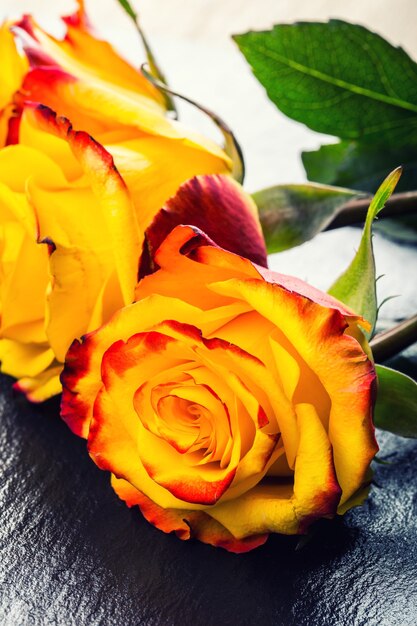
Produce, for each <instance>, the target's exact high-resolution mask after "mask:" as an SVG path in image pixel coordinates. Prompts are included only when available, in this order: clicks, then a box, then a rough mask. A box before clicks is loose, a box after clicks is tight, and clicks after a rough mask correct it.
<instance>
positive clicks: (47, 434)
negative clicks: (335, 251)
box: [0, 250, 417, 626]
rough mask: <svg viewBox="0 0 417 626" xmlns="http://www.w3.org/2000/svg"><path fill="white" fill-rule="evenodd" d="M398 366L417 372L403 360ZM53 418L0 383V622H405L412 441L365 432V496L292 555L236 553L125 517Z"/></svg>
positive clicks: (284, 551)
mask: <svg viewBox="0 0 417 626" xmlns="http://www.w3.org/2000/svg"><path fill="white" fill-rule="evenodd" d="M414 254H415V253H412V252H411V250H410V255H412V256H410V263H411V262H413V261H414V262H415V256H414ZM398 280H399V278H398ZM402 280H403V279H402ZM398 363H399V365H400V366H401V367H402V368H403V369H407V370H408V371H409V372H414V373H417V361H416V360H415V359H413V354H412V353H410V352H409V353H408V355H407V354H405V355H403V356H402V357H401V358H400V359H398ZM57 414H58V402H57V401H56V400H52V401H50V402H48V403H47V404H46V405H44V406H43V407H34V406H30V405H28V404H27V402H26V401H25V400H24V398H22V397H17V396H16V395H14V394H13V392H12V391H11V379H9V378H7V377H5V376H1V377H0V437H1V445H0V507H1V508H0V547H1V560H0V592H1V599H0V624H2V625H3V624H4V625H5V626H26V625H36V626H38V625H40V626H43V625H53V624H58V625H59V626H61V625H62V626H72V625H74V626H75V625H76V626H84V625H87V626H95V625H102V624H103V625H105V626H130V625H136V624H144V625H146V626H147V625H150V626H154V625H155V626H156V625H160V624H166V625H177V624H178V625H181V626H187V625H188V624H189V625H190V626H191V625H192V626H211V625H213V626H219V625H229V624H230V625H233V626H234V625H235V624H236V625H237V624H238V625H241V624H248V625H251V626H252V625H257V624H260V625H262V626H268V625H274V626H316V625H317V626H415V624H417V583H416V581H417V547H416V537H417V532H416V531H417V489H416V483H417V441H412V440H407V439H401V438H399V437H395V436H393V435H389V434H383V433H378V438H379V442H380V446H381V452H380V457H381V458H382V459H385V460H387V461H389V462H390V463H391V464H390V465H375V484H374V486H373V488H372V492H371V496H370V498H369V499H368V501H367V502H366V504H365V505H364V506H363V507H362V508H358V509H355V510H353V511H350V512H349V513H348V514H347V515H346V516H345V517H344V518H343V519H341V518H338V519H337V520H335V521H333V522H330V521H324V522H321V523H319V524H318V526H317V528H316V532H315V534H314V536H313V537H312V539H311V540H310V542H309V543H308V544H307V545H306V546H305V547H304V548H303V549H302V550H299V551H295V547H296V546H297V542H298V539H297V538H293V537H279V536H274V537H271V538H270V539H269V541H268V542H267V543H266V545H265V546H263V547H261V548H259V549H257V550H255V551H254V552H252V553H249V554H246V555H240V556H237V555H233V554H228V553H227V552H225V551H223V550H220V549H214V548H211V547H209V546H205V545H202V544H200V543H197V542H191V541H190V542H182V541H179V540H178V539H176V538H175V537H173V536H168V535H164V534H163V533H161V532H160V531H157V530H156V529H154V528H153V527H151V526H150V525H149V524H148V523H147V522H146V521H144V520H143V519H142V517H141V515H140V514H139V512H138V511H137V510H129V509H128V508H127V507H126V506H125V505H124V504H123V503H122V502H121V501H119V500H118V498H117V497H116V496H115V495H114V494H113V492H112V490H111V489H110V487H109V485H108V475H107V474H106V473H104V472H102V471H100V470H98V469H97V468H96V467H95V465H94V464H93V463H92V461H90V459H89V457H88V455H87V453H86V449H85V442H84V441H82V440H80V439H78V438H76V437H75V436H73V435H72V434H71V433H70V431H69V430H68V428H67V427H66V426H65V424H63V423H62V422H61V421H60V420H59V419H58V417H57Z"/></svg>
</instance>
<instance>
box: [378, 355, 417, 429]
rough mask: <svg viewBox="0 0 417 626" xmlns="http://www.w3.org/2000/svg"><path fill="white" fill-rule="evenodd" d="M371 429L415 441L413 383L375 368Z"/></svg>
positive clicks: (415, 388) (416, 391)
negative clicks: (375, 427) (379, 429)
mask: <svg viewBox="0 0 417 626" xmlns="http://www.w3.org/2000/svg"><path fill="white" fill-rule="evenodd" d="M376 372H377V376H378V393H377V400H376V405H375V413H374V422H375V426H377V427H378V428H381V429H382V430H388V431H389V432H391V433H394V434H395V435H401V437H414V438H417V383H416V382H415V381H414V380H413V379H412V378H410V377H409V376H407V375H406V374H403V373H401V372H397V371H396V370H392V369H390V368H389V367H384V366H383V365H377V366H376Z"/></svg>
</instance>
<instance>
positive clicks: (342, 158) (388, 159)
mask: <svg viewBox="0 0 417 626" xmlns="http://www.w3.org/2000/svg"><path fill="white" fill-rule="evenodd" d="M301 158H302V161H303V165H304V169H305V170H306V174H307V178H308V179H309V180H311V181H316V182H319V183H324V184H325V185H336V186H337V187H348V188H349V189H360V190H361V191H369V192H372V191H373V190H374V189H376V188H377V186H378V183H379V181H380V180H382V179H384V178H385V176H387V174H388V173H389V172H392V170H393V169H395V168H396V167H397V166H398V165H400V164H401V166H402V168H403V174H402V176H401V180H400V182H399V184H398V187H397V189H396V191H397V192H400V191H412V190H414V189H417V146H403V147H402V148H392V149H389V148H388V147H385V148H384V150H381V148H380V147H379V146H375V145H373V144H371V145H368V144H365V143H359V142H354V141H340V142H339V143H335V144H327V145H324V146H321V147H320V148H319V149H318V150H312V151H308V152H303V153H302V155H301Z"/></svg>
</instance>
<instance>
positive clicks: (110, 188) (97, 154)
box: [29, 106, 143, 304]
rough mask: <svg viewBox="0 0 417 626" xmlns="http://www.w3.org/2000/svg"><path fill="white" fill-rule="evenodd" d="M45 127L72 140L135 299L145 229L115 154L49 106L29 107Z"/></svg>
mask: <svg viewBox="0 0 417 626" xmlns="http://www.w3.org/2000/svg"><path fill="white" fill-rule="evenodd" d="M29 115H33V116H34V118H35V120H36V121H37V123H38V124H39V126H40V127H41V128H43V129H45V131H47V132H50V133H52V134H54V135H56V136H57V137H60V138H62V139H65V140H66V141H68V143H69V146H70V148H71V150H72V152H73V154H74V156H75V157H76V159H77V160H78V161H79V163H80V166H81V168H82V170H83V172H84V174H85V176H86V178H87V180H88V182H89V184H90V186H91V189H92V191H93V193H94V196H95V197H96V200H97V201H98V203H99V205H100V208H101V212H102V217H103V221H104V224H105V226H106V227H107V229H108V233H109V238H110V241H111V245H112V246H113V251H114V259H115V265H116V273H117V276H118V278H119V282H120V287H121V291H122V295H123V299H124V302H125V304H127V303H129V302H131V301H132V299H133V298H132V291H133V288H134V285H135V284H136V281H137V272H138V262H139V256H140V251H141V246H142V242H143V231H141V229H140V228H139V227H138V224H137V220H136V216H135V212H134V211H133V207H132V203H131V199H130V196H129V193H128V191H127V189H126V185H125V183H124V181H123V179H122V178H121V176H120V174H119V172H118V171H117V169H116V167H115V164H114V161H113V159H112V157H111V155H110V154H109V153H108V152H107V151H106V150H105V149H104V148H103V146H101V145H100V144H99V143H98V142H96V141H95V140H94V139H93V138H92V137H90V136H89V135H88V134H87V133H85V132H83V131H73V129H72V126H71V124H70V122H69V121H68V120H66V119H62V118H58V117H57V116H56V114H55V113H54V112H53V111H51V110H50V109H48V108H47V107H44V106H41V107H37V108H34V109H30V110H29Z"/></svg>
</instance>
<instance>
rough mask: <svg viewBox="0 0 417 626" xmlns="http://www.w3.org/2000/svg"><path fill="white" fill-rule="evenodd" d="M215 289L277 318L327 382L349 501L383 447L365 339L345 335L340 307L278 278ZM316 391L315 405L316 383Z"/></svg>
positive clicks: (273, 319)
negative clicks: (304, 293)
mask: <svg viewBox="0 0 417 626" xmlns="http://www.w3.org/2000/svg"><path fill="white" fill-rule="evenodd" d="M211 289H213V290H214V291H216V293H220V294H222V295H226V294H227V295H229V296H234V297H237V298H242V299H243V300H245V301H246V302H248V303H249V304H250V306H251V307H253V308H254V309H255V310H257V311H258V312H259V313H260V314H261V315H263V316H264V317H266V318H267V319H269V320H270V321H271V322H273V323H274V324H275V325H276V326H277V327H278V328H279V329H280V330H281V331H282V333H283V334H284V335H285V337H286V338H287V339H288V341H289V342H290V343H291V344H292V346H293V347H294V350H296V351H297V352H298V354H299V355H300V356H301V358H302V359H303V360H304V361H305V363H306V364H307V365H308V367H309V368H310V369H311V371H312V372H314V374H315V375H316V376H317V378H318V379H319V381H320V382H321V384H322V386H323V387H324V389H325V391H326V393H327V394H328V396H329V398H330V400H331V409H330V415H329V436H330V440H331V443H332V445H333V449H334V456H335V466H336V471H337V476H338V481H339V483H340V485H341V487H342V489H343V496H342V500H341V502H342V503H343V502H344V501H346V500H347V499H348V498H350V496H351V495H352V494H353V493H354V492H355V491H357V489H358V488H359V487H360V485H361V484H362V483H363V480H364V475H365V472H366V470H367V468H368V466H369V463H370V462H371V460H372V458H373V457H374V456H375V453H376V451H377V444H376V441H375V437H374V432H373V426H372V406H373V401H372V397H373V387H374V381H375V371H374V368H373V365H372V363H371V362H370V361H369V359H368V358H367V356H366V354H365V353H364V352H363V350H362V348H361V346H360V344H359V343H358V342H357V341H356V340H355V339H354V338H353V337H351V336H348V335H345V334H344V332H345V330H346V328H347V327H348V323H347V321H346V319H345V317H344V316H343V315H342V313H341V312H340V311H339V310H338V308H326V307H325V306H322V305H320V304H316V303H315V302H313V301H312V300H310V299H308V298H307V297H305V296H301V295H298V294H297V293H295V292H290V291H288V290H287V289H286V288H283V287H280V285H279V284H278V283H272V284H271V283H266V282H263V281H260V280H246V281H242V280H235V281H233V280H230V281H227V282H223V283H217V284H215V285H214V284H212V285H211ZM311 393H312V397H311V399H310V400H309V401H310V402H311V403H313V404H314V402H315V393H314V386H313V388H312V392H311ZM306 401H307V399H306V398H304V402H306Z"/></svg>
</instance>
